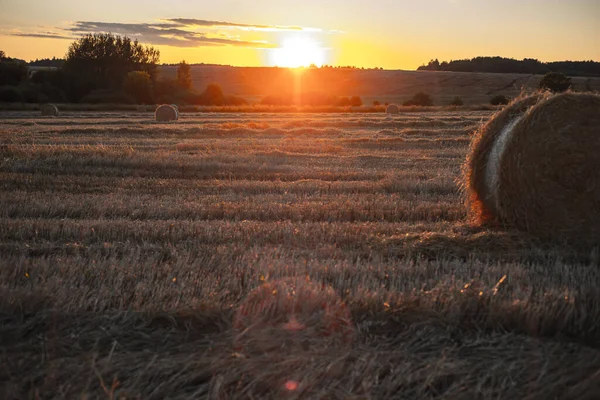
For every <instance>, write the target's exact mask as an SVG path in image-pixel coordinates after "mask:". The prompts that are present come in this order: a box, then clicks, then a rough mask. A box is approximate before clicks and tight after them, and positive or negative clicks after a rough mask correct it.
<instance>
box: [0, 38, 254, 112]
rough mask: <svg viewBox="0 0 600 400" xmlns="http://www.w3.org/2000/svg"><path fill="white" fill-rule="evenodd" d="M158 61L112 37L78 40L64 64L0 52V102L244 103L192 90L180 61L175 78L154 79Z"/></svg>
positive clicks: (213, 90)
mask: <svg viewBox="0 0 600 400" xmlns="http://www.w3.org/2000/svg"><path fill="white" fill-rule="evenodd" d="M159 61H160V52H159V51H158V50H157V49H155V48H153V47H151V46H143V45H141V44H140V43H138V41H137V40H135V41H132V40H131V39H130V38H128V37H121V36H118V35H113V34H93V35H92V34H89V35H86V36H83V37H82V38H80V39H79V40H77V41H75V42H73V43H72V44H71V45H70V46H69V50H68V52H67V55H66V58H65V59H64V60H61V59H45V60H36V61H34V62H32V63H30V65H27V63H25V62H24V61H22V60H17V59H12V58H9V57H7V56H6V54H5V53H4V52H2V51H0V102H26V103H42V102H57V103H63V102H69V103H92V104H94V103H113V104H136V103H137V104H156V103H168V104H173V103H176V104H181V105H185V104H193V105H241V104H245V100H244V99H241V98H237V97H233V96H226V95H225V94H224V93H223V92H222V90H221V88H220V87H219V86H218V85H215V84H213V85H209V86H208V87H207V88H206V90H205V91H203V92H201V93H198V92H196V91H195V90H194V89H193V87H192V78H191V72H190V67H189V65H188V64H186V63H185V61H184V62H181V63H180V64H179V65H178V68H177V77H176V79H169V78H162V77H159V76H158V72H157V71H158V63H159Z"/></svg>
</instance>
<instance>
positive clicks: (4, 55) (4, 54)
mask: <svg viewBox="0 0 600 400" xmlns="http://www.w3.org/2000/svg"><path fill="white" fill-rule="evenodd" d="M3 58H6V53H5V52H4V51H3V50H0V60H2V59H3Z"/></svg>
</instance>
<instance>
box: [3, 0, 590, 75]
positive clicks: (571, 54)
mask: <svg viewBox="0 0 600 400" xmlns="http://www.w3.org/2000/svg"><path fill="white" fill-rule="evenodd" d="M0 9H1V10H2V14H1V15H0V49H2V50H4V51H5V52H6V53H7V55H8V56H10V57H16V58H22V59H25V60H31V59H35V58H45V57H53V56H55V57H63V56H64V55H65V53H66V50H67V48H68V46H69V43H70V42H71V41H73V40H74V39H76V38H77V37H79V36H80V35H82V34H84V33H91V32H112V33H117V34H122V35H127V36H130V37H132V38H133V37H136V38H138V39H139V40H140V42H142V43H145V44H151V45H154V46H156V47H158V48H159V49H160V51H161V62H165V63H175V62H179V61H181V60H182V59H185V60H187V61H188V62H191V63H200V62H205V63H218V64H231V65H243V66H260V65H282V66H295V65H296V64H298V65H299V64H307V63H316V64H322V63H325V64H332V65H356V66H359V67H363V66H364V67H384V68H386V69H415V68H417V67H418V66H419V65H421V64H423V63H426V62H427V61H429V59H431V58H439V59H440V60H449V59H459V58H471V57H475V56H486V55H489V56H491V55H499V56H505V57H513V58H525V57H527V58H538V59H540V60H542V61H555V60H567V59H569V60H591V59H592V60H596V61H600V45H599V43H600V1H598V0H570V1H564V0H521V1H518V0H418V1H417V0H376V1H367V0H343V1H342V0H302V1H287V0H257V1H247V0H243V1H234V0H212V1H208V0H195V1H190V0H170V1H164V0H162V1H157V0H144V1H124V0H103V1H93V2H92V1H82V0H53V1H45V0H44V1H43V0H0Z"/></svg>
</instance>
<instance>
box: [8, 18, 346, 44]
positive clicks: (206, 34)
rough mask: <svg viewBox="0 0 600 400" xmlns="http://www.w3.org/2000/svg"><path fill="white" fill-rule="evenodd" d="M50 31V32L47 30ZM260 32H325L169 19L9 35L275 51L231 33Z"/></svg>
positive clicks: (88, 24) (87, 23)
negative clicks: (96, 36) (98, 36)
mask: <svg viewBox="0 0 600 400" xmlns="http://www.w3.org/2000/svg"><path fill="white" fill-rule="evenodd" d="M46 29H48V28H46ZM231 30H238V31H260V32H286V31H291V32H325V33H335V31H323V30H322V29H319V28H310V27H302V26H280V25H261V24H242V23H236V22H228V21H211V20H204V19H194V18H168V19H161V20H158V21H156V22H148V23H120V22H96V21H77V22H73V23H71V24H70V25H69V26H67V27H55V28H53V29H52V32H49V31H47V30H45V31H37V32H36V31H32V32H22V31H18V32H14V31H13V32H9V33H6V34H8V35H12V36H22V37H37V38H50V39H76V38H77V37H79V36H81V35H84V34H89V33H108V32H110V33H115V34H120V35H126V36H130V37H132V38H137V39H138V40H140V41H141V42H143V43H147V44H152V45H166V46H174V47H203V46H239V47H254V48H270V47H275V45H274V44H273V43H270V42H268V41H267V40H244V39H243V38H240V37H239V36H238V35H233V34H231V35H230V34H228V33H226V32H227V31H231Z"/></svg>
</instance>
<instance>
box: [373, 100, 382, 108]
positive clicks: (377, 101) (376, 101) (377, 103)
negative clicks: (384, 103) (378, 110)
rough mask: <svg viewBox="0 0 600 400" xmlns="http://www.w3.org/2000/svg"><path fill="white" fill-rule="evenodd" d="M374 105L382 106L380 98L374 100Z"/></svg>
mask: <svg viewBox="0 0 600 400" xmlns="http://www.w3.org/2000/svg"><path fill="white" fill-rule="evenodd" d="M373 105H374V106H375V107H377V106H380V105H381V103H380V102H379V100H373Z"/></svg>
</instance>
